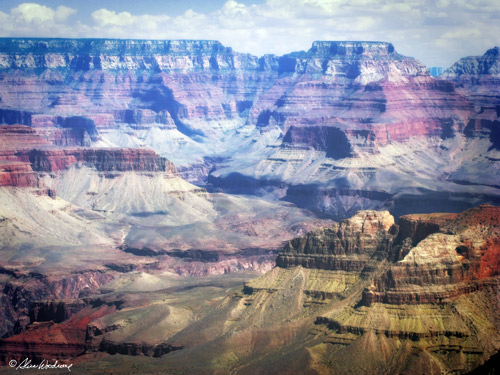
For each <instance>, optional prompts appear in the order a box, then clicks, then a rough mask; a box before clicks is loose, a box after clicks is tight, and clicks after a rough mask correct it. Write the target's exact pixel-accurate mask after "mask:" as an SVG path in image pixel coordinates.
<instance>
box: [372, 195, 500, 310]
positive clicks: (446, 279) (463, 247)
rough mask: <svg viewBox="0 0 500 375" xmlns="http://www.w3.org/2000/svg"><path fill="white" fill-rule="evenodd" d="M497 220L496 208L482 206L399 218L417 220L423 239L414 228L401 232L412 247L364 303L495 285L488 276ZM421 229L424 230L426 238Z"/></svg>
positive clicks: (498, 259) (444, 295) (441, 297)
mask: <svg viewBox="0 0 500 375" xmlns="http://www.w3.org/2000/svg"><path fill="white" fill-rule="evenodd" d="M499 219H500V210H499V209H498V208H497V207H494V206H486V205H485V206H479V207H477V208H474V209H471V210H468V211H465V212H463V213H461V214H458V215H439V214H436V215H425V216H424V215H422V216H418V215H416V216H415V217H411V216H408V217H404V218H402V219H401V220H400V221H401V222H402V224H403V228H404V227H405V226H408V223H410V222H413V223H418V224H419V225H417V226H416V228H419V227H420V230H421V234H420V236H419V237H423V238H420V240H419V237H417V238H415V235H416V234H417V233H418V229H416V230H414V231H408V230H401V231H400V233H399V240H400V241H403V242H404V241H407V239H408V240H410V241H412V242H413V244H415V245H414V247H412V248H410V249H409V251H408V253H407V254H404V255H403V257H402V260H400V261H399V262H397V263H396V264H395V265H393V266H392V267H391V268H390V269H389V270H388V271H387V272H386V273H384V274H383V275H381V276H380V277H378V278H376V279H375V280H374V282H373V285H372V286H371V287H369V288H368V289H367V290H365V292H364V293H363V303H365V304H368V305H369V304H371V303H374V302H383V303H390V304H411V303H416V304H419V303H435V302H443V301H445V300H448V299H450V298H457V297H458V296H460V295H463V294H468V293H474V292H476V291H478V290H481V289H482V288H484V287H485V286H490V285H496V283H497V281H494V280H491V278H494V277H496V276H498V275H500V256H499V253H500V228H499V226H498V223H499V222H500V221H499ZM423 231H427V232H428V234H427V235H426V236H425V237H424V233H422V232H423ZM412 233H414V235H413V237H412V236H411V235H412ZM416 240H418V241H416ZM492 283H493V284H492Z"/></svg>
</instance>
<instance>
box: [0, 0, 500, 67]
mask: <svg viewBox="0 0 500 375" xmlns="http://www.w3.org/2000/svg"><path fill="white" fill-rule="evenodd" d="M2 10H3V12H0V35H4V36H9V35H10V36H47V37H56V36H57V37H113V38H146V39H147V38H151V39H155V38H162V39H176V38H183V39H217V40H220V41H221V42H222V43H223V44H225V45H227V46H230V47H233V48H234V49H235V50H237V51H240V52H250V53H253V54H256V55H262V54H264V53H275V54H283V53H288V52H291V51H294V50H303V49H308V48H309V47H310V45H311V43H312V42H313V41H314V40H320V39H321V40H328V39H330V40H335V39H336V40H339V39H342V40H345V39H350V40H385V41H389V42H392V43H393V44H394V45H395V47H396V49H397V50H398V52H400V53H403V54H406V55H410V56H414V57H417V58H419V59H421V60H423V61H424V62H425V63H427V64H428V65H443V66H448V65H450V64H451V63H453V62H454V60H455V59H457V58H458V57H461V56H465V55H469V54H471V53H475V54H477V53H482V52H484V50H485V49H486V48H490V47H492V46H493V45H494V44H496V45H499V44H500V19H499V18H500V2H499V1H498V0H453V1H451V0H438V1H437V2H436V1H435V0H266V1H265V2H264V3H259V4H253V5H245V4H243V3H239V2H238V0H227V1H226V2H225V3H224V4H223V6H221V7H220V9H218V10H216V11H214V12H211V13H206V14H200V13H197V12H195V11H193V10H191V9H188V10H186V12H185V13H183V14H181V15H179V16H176V17H170V16H169V15H167V14H133V13H130V12H116V11H115V10H113V9H107V8H105V7H102V8H101V9H97V10H95V11H94V12H93V13H92V22H91V23H90V24H84V23H82V22H79V21H77V22H75V20H74V19H75V17H74V15H75V13H76V10H74V9H72V8H69V7H66V6H63V5H61V6H59V7H57V8H56V9H52V8H50V7H47V6H44V5H40V4H36V3H24V4H21V5H19V6H18V7H16V8H13V9H11V10H10V12H8V10H5V9H2ZM487 44H488V45H487ZM479 48H483V50H482V51H481V50H479Z"/></svg>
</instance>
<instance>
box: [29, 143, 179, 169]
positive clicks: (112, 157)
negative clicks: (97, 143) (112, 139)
mask: <svg viewBox="0 0 500 375" xmlns="http://www.w3.org/2000/svg"><path fill="white" fill-rule="evenodd" d="M25 157H27V158H28V159H29V161H30V163H31V165H32V166H33V169H34V170H35V171H37V172H57V171H61V170H64V169H68V168H69V167H71V166H72V165H74V164H76V163H82V164H84V165H86V166H89V167H91V168H94V169H96V170H98V171H100V172H126V171H138V172H139V171H143V172H165V173H167V174H176V173H177V171H176V169H175V166H174V165H173V164H172V163H171V162H169V161H168V160H167V159H166V158H162V157H160V156H158V155H157V154H156V153H155V152H154V151H153V150H147V149H123V148H112V149H102V148H101V149H64V150H31V151H29V152H28V153H27V154H26V156H25Z"/></svg>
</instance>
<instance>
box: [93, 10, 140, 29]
mask: <svg viewBox="0 0 500 375" xmlns="http://www.w3.org/2000/svg"><path fill="white" fill-rule="evenodd" d="M92 18H93V20H94V21H95V22H96V23H97V24H98V25H99V26H107V25H111V26H130V25H132V24H133V23H134V17H132V15H131V14H130V13H129V12H121V13H116V12H114V11H112V10H107V9H99V10H96V11H95V12H93V13H92Z"/></svg>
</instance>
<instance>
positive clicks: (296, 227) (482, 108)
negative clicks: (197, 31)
mask: <svg viewBox="0 0 500 375" xmlns="http://www.w3.org/2000/svg"><path fill="white" fill-rule="evenodd" d="M499 66H500V53H499V49H498V47H495V48H493V49H490V50H488V51H486V53H485V54H484V55H482V56H474V57H466V58H463V59H461V60H459V61H458V62H457V63H455V64H454V65H453V66H451V67H450V68H449V69H447V70H445V71H444V73H443V74H442V75H441V76H439V77H437V78H436V77H432V76H431V75H430V74H429V71H428V69H427V68H426V67H425V66H424V65H423V64H422V63H420V62H419V61H418V60H416V59H414V58H412V57H407V56H403V55H401V54H399V53H397V52H396V50H395V48H394V46H393V45H392V44H390V43H386V42H348V41H346V42H330V41H317V42H314V43H313V44H312V46H311V48H310V49H309V50H308V51H298V52H292V53H289V54H285V55H283V56H275V55H264V56H262V57H257V56H253V55H250V54H245V53H238V52H235V51H234V50H233V49H232V48H230V47H225V46H223V45H222V44H221V43H219V42H217V41H207V40H125V39H123V40H120V39H50V38H49V39H44V38H0V202H1V203H0V288H2V291H3V292H2V294H1V295H0V299H1V303H0V316H1V317H2V319H1V320H0V322H1V323H0V336H1V337H2V339H1V340H0V361H1V362H2V363H3V364H7V363H8V362H9V361H10V360H12V359H15V360H16V361H21V360H22V359H23V358H26V357H29V358H31V359H32V360H42V359H44V358H50V359H58V360H61V361H63V362H64V361H66V362H68V363H74V367H73V368H74V369H78V373H82V374H94V373H95V374H97V373H109V374H120V373H123V372H124V371H125V369H131V372H132V373H138V374H139V373H140V374H149V373H151V374H156V373H159V372H162V371H163V372H165V371H166V372H167V373H172V374H174V373H196V374H228V373H233V374H236V373H238V374H255V373H259V374H275V373H280V374H288V373H289V374H295V373H303V374H350V373H373V374H408V375H410V374H423V373H425V374H443V373H446V374H467V373H469V372H471V371H474V369H476V368H480V366H481V365H483V363H485V362H486V363H488V362H487V361H488V360H489V359H490V357H491V358H495V357H494V356H495V355H498V354H497V353H498V351H499V349H500V316H499V311H500V294H499V290H500V288H499V284H498V283H499V280H500V279H499V274H500V255H499V254H500V210H499V208H498V205H499V203H500V179H499V177H498V176H499V175H500V131H499V129H500V128H499V125H500V70H499ZM360 353H363V355H362V356H361V357H362V358H361V359H360ZM8 371H12V369H10V368H9V367H2V368H1V369H0V373H7V372H8Z"/></svg>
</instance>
